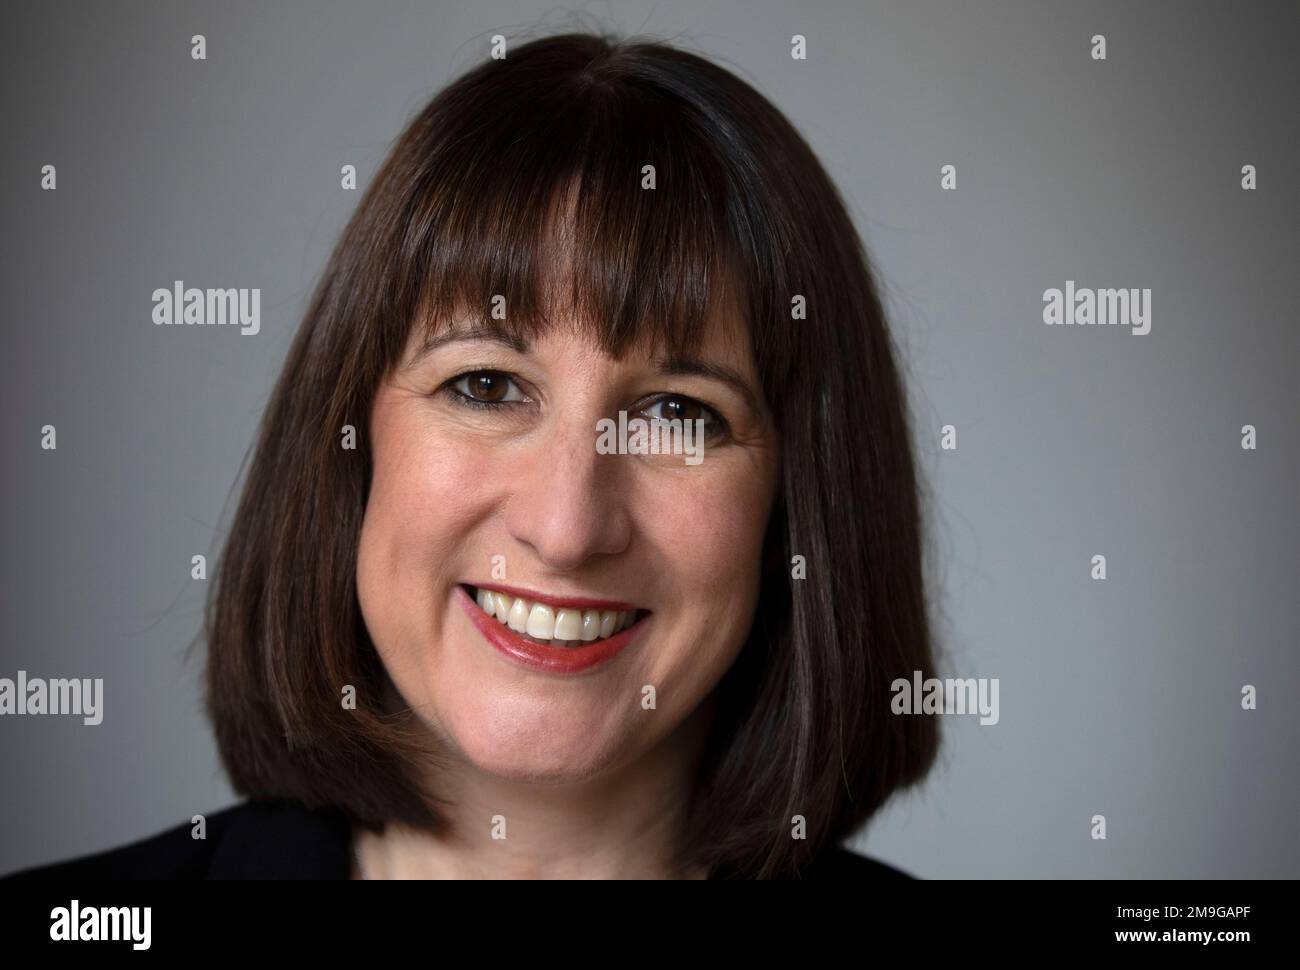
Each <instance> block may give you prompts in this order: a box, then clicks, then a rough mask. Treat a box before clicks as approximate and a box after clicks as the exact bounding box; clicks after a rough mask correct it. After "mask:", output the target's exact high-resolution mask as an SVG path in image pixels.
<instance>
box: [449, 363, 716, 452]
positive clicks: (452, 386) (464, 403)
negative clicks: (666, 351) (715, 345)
mask: <svg viewBox="0 0 1300 970" xmlns="http://www.w3.org/2000/svg"><path fill="white" fill-rule="evenodd" d="M482 374H491V375H494V376H499V377H504V378H505V379H506V380H507V381H509V382H510V383H511V384H512V385H514V386H515V387H516V388H518V387H519V385H518V384H517V383H515V379H514V376H513V375H511V374H507V373H506V372H505V371H499V370H490V369H488V368H483V367H480V368H476V369H474V370H467V371H462V372H461V373H459V374H457V375H456V376H455V377H453V378H451V379H450V380H449V381H447V382H446V383H445V384H443V385H442V386H441V387H440V388H438V393H442V394H447V395H449V396H450V397H451V399H452V400H453V401H455V402H456V404H457V405H458V406H460V407H470V408H475V409H480V410H491V411H495V410H496V409H498V408H503V407H511V406H513V405H516V404H524V403H527V402H524V401H480V400H479V399H478V398H475V397H470V396H469V395H468V394H466V393H465V392H464V391H462V390H460V389H459V388H457V387H456V385H457V384H459V383H460V382H461V381H463V380H464V379H465V378H467V377H477V376H480V375H482ZM521 393H522V389H521ZM664 401H686V402H688V403H690V404H698V405H699V406H700V407H701V408H703V409H704V410H705V411H707V412H708V415H709V420H708V422H707V424H706V427H709V426H711V427H712V428H713V434H714V435H715V436H717V435H721V434H726V433H728V432H729V431H730V427H729V426H728V424H727V419H726V418H724V417H723V416H722V415H721V414H719V413H718V410H717V408H715V407H712V406H711V405H708V404H705V403H704V402H703V401H701V400H699V399H698V398H694V397H687V396H686V395H685V394H672V393H662V394H660V395H659V396H658V397H656V398H654V399H653V400H651V401H649V402H648V403H647V404H646V407H647V408H650V407H654V406H655V405H656V404H661V403H663V402H664Z"/></svg>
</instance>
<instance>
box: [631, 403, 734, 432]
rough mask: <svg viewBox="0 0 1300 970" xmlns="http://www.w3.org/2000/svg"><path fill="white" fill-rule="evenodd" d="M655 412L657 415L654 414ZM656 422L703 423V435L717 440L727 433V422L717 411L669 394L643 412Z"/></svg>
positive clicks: (705, 405)
mask: <svg viewBox="0 0 1300 970" xmlns="http://www.w3.org/2000/svg"><path fill="white" fill-rule="evenodd" d="M656 412H657V413H656ZM644 413H645V414H647V415H648V416H649V417H650V418H651V419H653V420H656V421H681V422H683V423H685V422H687V421H692V422H693V421H703V422H704V424H703V428H704V432H705V434H707V435H709V436H710V437H711V438H717V437H718V436H719V435H722V434H725V433H726V431H727V422H726V420H725V419H724V418H723V417H722V415H720V414H719V413H718V412H717V411H715V410H713V408H711V407H709V406H708V405H707V404H702V403H701V402H699V401H697V400H695V399H694V398H689V397H682V396H681V395H678V394H669V395H666V396H664V397H661V398H659V399H658V400H656V401H654V402H653V403H652V404H650V406H649V407H647V408H646V409H645V411H644Z"/></svg>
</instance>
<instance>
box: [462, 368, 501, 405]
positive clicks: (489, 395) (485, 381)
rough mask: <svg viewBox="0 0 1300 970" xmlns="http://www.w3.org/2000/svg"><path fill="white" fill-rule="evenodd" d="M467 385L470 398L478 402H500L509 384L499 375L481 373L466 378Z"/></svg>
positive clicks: (489, 372)
mask: <svg viewBox="0 0 1300 970" xmlns="http://www.w3.org/2000/svg"><path fill="white" fill-rule="evenodd" d="M466 383H467V384H468V385H469V388H468V393H469V396H470V397H472V398H476V399H477V400H480V401H493V402H495V401H500V400H501V399H502V398H504V397H505V396H506V388H507V386H508V384H509V382H508V381H507V380H506V379H505V378H504V377H503V376H502V375H500V374H494V373H492V372H491V371H483V372H482V373H479V374H471V375H470V376H469V377H468V378H466Z"/></svg>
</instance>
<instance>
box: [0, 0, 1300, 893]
mask: <svg viewBox="0 0 1300 970" xmlns="http://www.w3.org/2000/svg"><path fill="white" fill-rule="evenodd" d="M466 6H468V7H472V9H462V8H461V7H460V6H459V5H454V4H450V3H428V2H425V3H414V2H408V3H392V2H390V3H375V2H366V3H364V4H362V3H353V2H348V3H339V2H335V3H321V2H311V3H307V2H295V3H273V4H267V5H265V6H264V5H263V4H261V3H238V4H221V5H220V6H219V7H217V5H212V9H208V8H207V6H206V5H200V4H194V3H171V2H168V3H152V4H141V3H130V4H91V3H84V4H75V5H72V4H67V3H45V2H42V3H15V4H10V5H8V6H7V8H6V21H7V23H6V26H5V30H4V32H3V35H2V36H0V72H2V74H3V81H4V83H3V85H0V99H2V101H3V104H4V117H3V130H4V131H5V132H6V146H5V148H6V150H5V152H4V156H3V159H2V160H0V164H3V170H4V171H3V179H0V194H2V195H3V200H4V208H3V211H4V228H3V238H4V243H5V245H4V259H3V261H2V262H0V273H2V274H3V283H4V310H3V314H4V318H3V352H2V354H0V395H3V407H0V436H2V440H3V442H4V448H5V461H4V476H3V508H4V509H5V519H6V527H5V530H4V539H5V541H4V542H3V545H2V548H0V570H2V573H0V628H3V630H4V636H3V653H2V654H0V676H5V677H10V678H14V677H15V676H16V674H17V671H18V670H19V669H25V670H27V671H28V672H29V675H31V676H41V677H47V678H50V677H73V676H75V677H104V678H105V681H106V683H105V695H106V700H105V704H106V713H105V717H104V722H103V724H101V725H100V726H98V727H94V728H89V727H85V726H83V725H82V724H81V722H80V720H79V719H76V718H56V717H18V716H13V717H5V718H3V719H0V759H2V770H3V799H2V801H3V808H2V809H0V812H2V815H0V822H2V824H0V872H4V871H10V870H12V869H14V868H17V867H19V866H25V865H30V864H35V863H38V862H45V861H53V860H55V859H58V858H65V857H69V856H72V855H75V854H80V853H83V852H88V851H91V850H95V849H101V848H106V847H109V846H112V845H116V844H119V843H121V842H124V841H126V840H128V839H135V838H139V837H142V836H145V835H150V834H153V833H154V832H156V831H159V830H161V829H162V828H164V827H169V826H172V825H176V824H178V823H181V822H184V821H186V820H188V819H189V817H190V816H191V815H192V814H193V813H195V812H204V813H210V812H213V811H216V810H217V809H219V808H222V807H224V806H226V805H228V804H231V803H233V801H234V800H235V798H234V796H233V795H232V793H231V791H230V789H229V788H228V786H227V784H226V782H225V780H224V778H223V776H222V774H221V772H220V769H219V766H218V762H217V758H216V753H215V748H214V745H213V742H212V739H211V735H210V732H209V729H208V727H207V724H206V722H205V721H204V719H203V718H202V716H201V713H200V703H199V698H200V695H199V691H198V675H199V672H200V670H201V663H200V658H199V655H198V654H196V655H195V657H194V659H193V660H192V661H191V662H190V663H189V664H186V663H185V662H184V658H183V651H184V648H185V646H186V644H187V643H188V642H189V641H190V640H191V639H192V638H193V637H194V636H195V634H196V633H197V631H198V625H199V622H200V610H201V604H202V593H203V589H202V586H201V584H199V583H195V582H193V581H191V579H190V578H189V562H190V557H191V556H192V555H194V554H195V553H204V554H206V555H208V557H209V561H210V563H211V561H212V560H213V559H215V557H216V554H217V552H218V549H219V546H220V541H221V539H222V537H223V535H224V529H225V528H226V524H227V519H226V518H224V516H223V510H224V511H225V512H228V511H229V510H228V509H226V508H225V503H226V501H227V498H228V495H229V494H230V490H231V488H232V486H233V485H234V483H235V482H236V479H237V476H238V474H239V472H240V467H241V461H242V459H243V456H244V453H245V450H246V449H247V448H248V446H249V444H250V442H251V441H252V438H253V434H254V429H255V426H256V423H257V421H258V418H259V416H260V414H261V412H262V409H263V407H264V405H265V403H266V401H267V396H268V392H269V390H270V388H271V385H272V382H273V380H274V378H275V375H276V373H277V370H278V368H279V366H280V363H281V361H282V360H283V357H284V354H285V352H286V350H287V348H288V345H289V341H290V338H291V336H292V333H293V331H294V328H295V326H296V325H297V323H298V321H299V319H300V317H301V314H302V313H303V311H304V310H305V305H306V301H307V298H308V296H309V294H310V292H311V289H312V287H313V285H314V284H315V282H316V280H317V278H318V276H319V274H320V272H321V270H322V268H323V266H324V262H325V259H326V256H327V254H328V251H329V249H330V247H331V246H332V244H333V243H334V241H335V239H336V238H337V236H338V234H339V232H340V231H341V229H342V228H343V226H344V223H345V221H346V219H347V217H348V216H349V214H350V212H351V211H352V209H353V207H354V206H355V205H356V203H357V202H358V200H359V198H360V190H358V191H357V192H345V191H343V190H342V189H341V188H340V187H339V168H340V166H342V165H343V164H347V163H352V164H354V165H356V166H357V170H358V173H359V180H360V184H361V188H364V186H365V185H366V184H367V182H368V181H369V179H370V177H371V176H372V175H373V173H374V171H375V169H376V166H377V165H378V163H379V162H380V160H381V159H382V158H383V157H384V155H385V153H386V151H387V150H388V148H389V147H390V145H391V143H392V141H393V140H394V139H395V138H396V136H397V134H398V132H399V131H400V130H401V128H402V127H403V126H404V124H405V122H406V121H407V120H408V119H409V118H410V117H411V115H412V113H413V112H415V111H416V110H418V109H419V108H420V107H421V106H422V105H423V104H424V103H425V101H426V100H427V99H428V98H429V97H430V96H431V95H432V94H433V93H434V92H435V91H436V90H438V89H439V88H441V87H442V86H443V85H444V84H445V83H447V82H448V81H449V80H451V79H452V78H453V77H454V76H456V75H458V74H460V73H461V72H462V71H464V70H465V69H467V68H469V67H471V66H472V65H474V64H476V63H477V62H478V61H479V60H481V59H482V58H483V57H484V56H485V55H486V52H487V46H488V39H489V37H490V36H491V35H492V34H493V33H497V32H500V33H503V34H505V35H506V36H508V37H514V36H517V35H518V34H519V32H520V31H522V30H525V29H528V30H532V31H536V29H537V28H538V25H539V24H541V25H546V24H554V26H556V27H557V28H562V27H569V26H572V25H573V21H572V20H571V19H570V18H568V17H567V16H566V13H567V12H568V11H572V10H585V11H586V12H587V14H588V17H587V20H586V21H585V22H586V23H588V24H591V25H595V26H602V27H608V28H611V29H614V30H618V31H622V32H625V33H638V32H641V33H647V34H651V35H654V36H656V37H659V38H666V39H670V40H676V41H678V42H680V43H682V44H683V45H685V46H688V47H691V48H693V49H695V50H697V51H699V52H702V53H706V54H709V55H710V56H713V57H715V58H717V59H719V60H720V61H722V63H724V64H725V65H727V66H728V67H730V68H731V69H733V70H735V71H736V72H737V73H739V74H740V75H741V76H742V77H744V78H745V79H747V80H749V81H750V82H751V83H752V84H754V85H755V86H756V87H757V88H758V89H759V90H760V91H762V92H763V93H764V94H766V95H767V96H768V97H769V98H771V99H772V100H773V101H774V102H775V103H776V104H777V105H778V106H779V107H780V108H782V109H783V110H784V111H785V112H787V113H788V115H789V116H790V118H791V119H792V120H793V121H794V123H795V124H796V125H797V126H798V127H799V128H800V130H801V131H802V132H804V134H805V136H806V137H807V138H808V140H809V141H810V143H811V144H812V146H813V148H814V149H815V150H816V151H817V152H818V154H819V155H820V157H821V158H822V160H823V162H824V164H825V165H826V167H827V169H828V170H829V172H830V173H831V175H832V177H833V178H834V179H835V180H836V182H837V184H838V185H839V186H840V187H841V189H842V191H843V193H844V196H845V198H846V200H847V201H848V203H849V204H850V206H851V207H852V211H853V214H854V217H855V219H856V220H857V223H858V226H859V228H860V230H861V232H862V234H863V236H864V239H865V240H866V243H867V245H868V247H869V248H870V250H871V251H872V253H873V255H874V257H875V259H876V260H877V262H878V266H879V269H880V272H881V275H882V278H883V282H884V285H885V287H886V294H887V299H888V304H889V309H890V313H891V321H892V325H893V327H894V329H895V333H896V334H897V339H898V341H899V344H900V346H901V348H902V351H903V355H904V365H905V367H906V369H907V372H908V374H909V376H910V379H911V387H910V391H911V393H912V395H913V407H914V410H915V413H916V416H917V432H918V445H919V448H920V453H921V458H922V463H923V472H924V474H925V476H926V478H927V479H928V481H929V482H930V484H931V487H932V488H933V491H934V505H933V509H932V513H933V524H934V529H935V532H934V550H935V553H936V558H935V560H934V562H935V567H936V569H937V579H938V582H937V583H936V585H935V588H934V591H933V592H934V596H935V599H936V611H937V616H938V621H939V632H940V634H941V635H942V637H943V640H944V643H945V646H946V649H947V651H948V657H947V662H946V668H945V671H944V672H945V673H946V674H948V675H952V676H963V677H997V678H999V679H1000V682H1001V693H1000V706H1001V721H1000V723H999V724H998V725H996V726H993V727H981V726H979V725H978V723H977V722H976V720H975V719H974V718H962V717H947V718H945V723H944V729H945V735H946V746H945V750H944V753H943V757H942V763H941V764H940V766H939V767H938V768H937V769H936V771H935V772H934V774H933V775H932V776H931V778H930V780H929V781H928V783H927V784H926V785H925V786H924V787H923V788H921V789H920V790H918V791H917V792H915V793H913V794H909V795H907V796H904V797H901V798H899V799H898V800H896V801H895V802H894V803H892V804H891V805H890V806H889V808H888V809H887V810H886V811H885V812H883V813H882V814H881V815H880V816H879V817H878V821H876V822H875V823H874V824H873V825H872V826H871V827H870V828H869V829H868V830H867V832H866V833H864V834H863V836H862V837H861V838H860V839H859V840H858V841H857V847H858V848H859V849H861V850H863V851H866V852H868V853H870V854H873V855H876V856H878V857H881V858H884V859H887V860H889V861H891V862H894V863H895V864H897V865H900V866H902V867H904V868H906V869H908V870H910V871H912V872H914V873H915V874H917V875H921V876H927V877H976V876H991V877H1022V876H1038V877H1064V876H1082V877H1103V876H1114V877H1137V878H1146V877H1243V876H1244V877H1296V876H1300V851H1298V850H1297V833H1296V823H1297V820H1298V819H1300V798H1298V796H1297V779H1296V764H1297V757H1296V750H1297V739H1298V736H1300V731H1298V730H1297V727H1298V720H1300V714H1298V713H1297V706H1296V696H1295V695H1296V689H1297V686H1298V680H1297V632H1296V631H1297V629H1298V625H1297V620H1298V619H1300V618H1298V617H1297V612H1300V606H1298V605H1297V604H1298V603H1300V595H1298V593H1300V590H1298V588H1297V587H1298V586H1300V563H1298V562H1297V559H1298V558H1300V534H1298V532H1300V529H1298V526H1297V515H1296V504H1297V497H1298V496H1300V474H1298V461H1297V453H1298V448H1297V435H1296V423H1295V422H1296V416H1297V413H1300V409H1298V408H1297V404H1298V403H1300V402H1298V401H1297V397H1298V396H1300V395H1298V392H1297V382H1296V371H1297V364H1298V363H1300V346H1298V344H1300V340H1298V338H1297V331H1296V312H1295V303H1294V297H1295V285H1294V284H1295V278H1296V268H1297V266H1298V265H1300V232H1298V228H1297V225H1298V221H1300V220H1298V216H1297V213H1298V211H1300V203H1298V199H1297V190H1296V182H1295V163H1296V159H1297V158H1298V157H1300V137H1297V111H1296V93H1297V90H1300V85H1298V84H1297V72H1298V69H1297V67H1296V65H1297V63H1300V43H1298V42H1297V22H1298V20H1300V18H1298V17H1297V10H1296V6H1295V5H1294V4H1264V3H1259V4H1249V3H1247V4H1241V3H1215V4H1207V3H1144V4H1140V5H1139V4H1128V3H1123V4H1121V3H1104V4H1092V5H1088V6H1086V7H1085V6H1084V5H1068V6H1067V5H1064V4H1057V3H1037V2H1034V3H1030V2H1025V3H1005V2H1000V3H969V2H957V0H954V2H950V3H907V4H903V3H896V4H878V3H871V4H866V3H835V4H831V3H814V2H808V0H805V2H802V3H800V4H798V5H793V4H785V3H776V2H766V3H743V4H742V3H707V4H701V3H699V2H696V0H685V2H636V3H610V4H589V5H587V6H586V7H585V8H584V7H582V6H581V5H570V6H568V7H559V6H556V5H554V4H551V3H541V2H537V3H500V2H477V0H476V2H475V3H473V4H472V5H466ZM195 33H203V34H205V35H206V37H207V41H208V59H207V60H206V61H203V62H195V61H192V60H191V59H190V56H189V49H190V45H189V38H190V36H191V35H192V34H195ZM794 33H802V34H804V35H806V36H807V38H808V43H809V58H808V60H807V61H803V62H800V61H794V60H792V59H791V58H790V56H789V38H790V35H791V34H794ZM1094 33H1104V34H1105V35H1106V36H1107V44H1108V50H1107V53H1108V59H1107V60H1106V61H1104V62H1095V61H1093V60H1091V59H1090V57H1089V46H1090V45H1089V38H1090V37H1091V36H1092V35H1093V34H1094ZM47 163H52V164H55V165H57V167H58V189H57V191H55V192H43V191H41V190H40V188H39V177H40V168H41V166H42V165H44V164H47ZM948 163H951V164H954V165H956V166H957V170H958V182H957V185H958V188H957V191H956V192H941V191H940V190H939V187H938V177H939V167H940V166H941V165H943V164H948ZM1247 163H1250V164H1254V165H1256V166H1257V168H1258V172H1259V188H1258V189H1257V190H1256V191H1254V192H1245V191H1242V190H1241V188H1240V186H1239V181H1240V174H1239V173H1240V169H1241V166H1242V165H1243V164H1247ZM176 279H180V280H184V281H186V283H187V284H191V285H195V286H200V287H207V286H214V287H215V286H231V287H260V288H261V289H262V332H261V333H260V334H259V335H257V336H255V337H253V336H242V335H240V334H239V333H238V332H237V330H236V329H234V328H216V327H210V328H194V327H156V326H154V325H153V324H152V322H151V321H150V312H151V309H152V303H151V298H150V294H151V293H152V291H153V290H154V288H155V287H159V286H163V287H167V286H170V285H171V282H172V281H173V280H176ZM1066 279H1074V280H1076V281H1078V283H1079V285H1081V286H1083V285H1086V286H1093V287H1150V288H1152V290H1153V291H1154V294H1153V298H1152V303H1153V323H1152V328H1151V332H1150V334H1148V335H1147V336H1145V337H1138V336H1135V335H1133V334H1131V333H1128V332H1127V328H1123V327H1115V328H1082V327H1080V328H1074V327H1071V328H1065V327H1060V328H1055V327H1047V326H1045V325H1044V324H1043V323H1042V320H1041V312H1042V292H1043V290H1044V289H1046V288H1048V287H1052V286H1058V287H1059V286H1063V285H1064V281H1065V280H1066ZM46 423H52V424H55V425H56V426H57V427H58V450H57V451H56V452H45V451H42V450H41V449H40V447H39V429H40V427H41V425H43V424H46ZM949 423H951V424H953V425H955V426H956V427H957V429H958V435H959V437H958V443H959V448H958V450H957V451H956V452H944V451H941V450H940V449H939V448H938V445H937V435H938V429H939V428H940V427H941V426H942V425H944V424H949ZM1243 424H1253V425H1255V426H1256V427H1257V428H1258V434H1259V447H1258V450H1257V451H1254V452H1249V451H1243V450H1242V449H1241V448H1240V446H1239V437H1240V431H1239V429H1240V428H1241V426H1242V425H1243ZM1095 553H1102V554H1105V555H1106V556H1107V559H1108V569H1109V579H1108V580H1107V581H1106V582H1104V583H1101V582H1095V581H1093V580H1091V579H1090V578H1089V559H1090V557H1091V556H1092V555H1093V554H1095ZM1246 683H1250V684H1254V685H1256V686H1257V688H1258V691H1259V708H1258V710H1256V711H1253V712H1246V711H1242V710H1241V708H1240V703H1239V691H1240V688H1241V685H1242V684H1246ZM1096 813H1101V814H1104V815H1106V817H1107V820H1108V836H1109V837H1108V839H1107V840H1106V841H1104V842H1099V841H1094V840H1092V839H1090V838H1089V819H1090V818H1091V816H1092V815H1094V814H1096Z"/></svg>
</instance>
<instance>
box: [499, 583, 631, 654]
mask: <svg viewBox="0 0 1300 970" xmlns="http://www.w3.org/2000/svg"><path fill="white" fill-rule="evenodd" d="M474 598H475V601H476V602H477V603H478V606H479V609H481V610H482V611H483V612H484V613H486V614H487V615H488V616H494V617H496V618H497V620H499V621H500V622H502V623H504V624H506V625H507V626H509V627H510V629H512V630H514V631H515V632H516V633H526V634H528V636H530V637H533V638H534V639H537V640H556V641H559V642H564V643H579V642H581V643H590V642H591V641H592V640H596V639H599V638H603V637H611V636H613V635H614V634H615V633H617V632H619V631H620V630H624V629H626V628H627V627H629V626H631V625H632V624H633V622H635V620H636V611H635V610H579V609H572V608H569V607H560V608H559V609H554V608H552V607H550V606H547V605H546V604H545V603H531V602H529V601H528V600H526V599H521V598H519V597H515V596H508V595H506V594H505V593H498V592H496V591H495V590H483V589H480V590H477V591H476V595H475V597H474Z"/></svg>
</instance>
